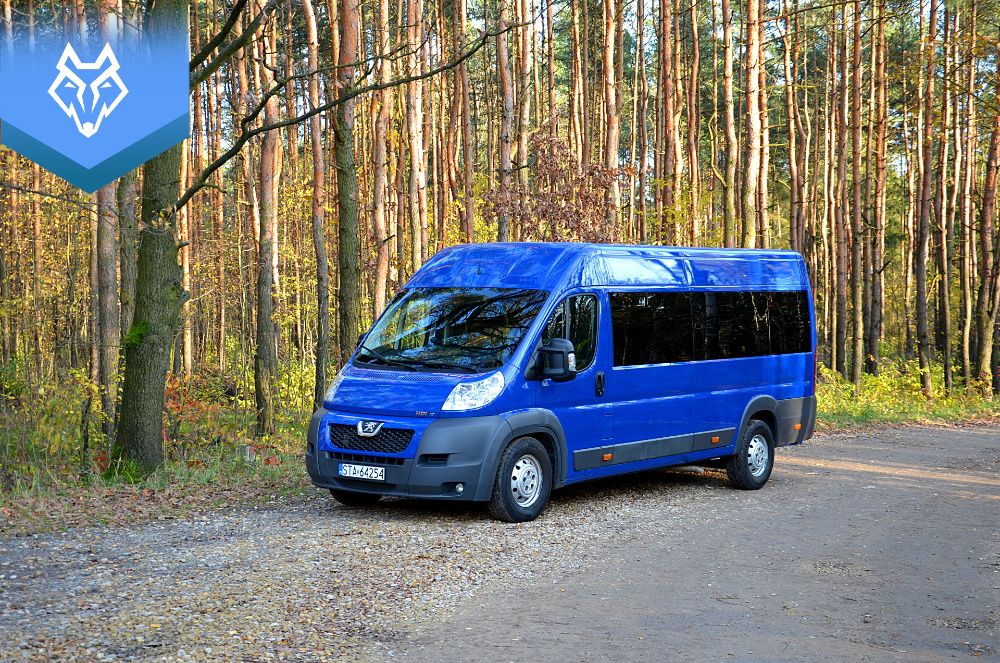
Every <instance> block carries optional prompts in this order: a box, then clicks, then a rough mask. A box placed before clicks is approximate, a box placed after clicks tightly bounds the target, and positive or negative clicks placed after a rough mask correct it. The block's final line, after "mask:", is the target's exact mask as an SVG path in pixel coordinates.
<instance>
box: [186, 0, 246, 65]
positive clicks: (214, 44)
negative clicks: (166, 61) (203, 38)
mask: <svg viewBox="0 0 1000 663" xmlns="http://www.w3.org/2000/svg"><path fill="white" fill-rule="evenodd" d="M246 6H247V0H236V2H235V3H233V8H232V9H231V10H230V11H229V16H228V17H227V18H226V22H225V24H224V25H223V26H222V28H221V29H220V30H219V33H218V34H217V35H215V36H214V37H212V38H211V39H210V40H209V41H208V43H207V44H205V45H204V46H203V47H202V49H201V50H200V51H198V52H197V53H196V54H195V55H194V56H192V57H191V65H190V68H191V72H192V73H193V72H194V70H195V69H197V68H198V67H199V66H200V65H201V64H202V63H203V62H205V60H207V59H208V56H210V55H211V54H212V51H214V50H215V49H217V48H218V47H219V46H222V42H224V41H226V38H227V37H228V36H229V33H231V32H232V31H233V28H235V27H236V23H237V22H238V21H239V20H240V14H242V13H243V10H244V9H246Z"/></svg>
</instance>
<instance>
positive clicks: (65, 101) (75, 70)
mask: <svg viewBox="0 0 1000 663" xmlns="http://www.w3.org/2000/svg"><path fill="white" fill-rule="evenodd" d="M56 69H57V70H58V71H59V75H57V76H56V79H55V80H54V81H53V82H52V86H51V87H49V96H50V97H52V98H53V99H54V100H55V102H56V103H57V104H59V107H60V108H62V109H63V112H64V113H66V115H68V116H69V117H71V118H73V121H74V122H76V128H77V130H78V131H79V132H80V133H81V134H83V135H84V136H86V137H87V138H90V137H91V136H93V135H94V134H96V133H97V132H98V130H100V128H101V123H102V122H103V121H104V118H106V117H107V116H108V115H111V113H112V111H114V110H115V108H117V107H118V104H120V103H121V101H122V99H124V98H125V95H127V94H128V88H126V87H125V83H124V82H123V81H122V79H121V77H120V76H119V75H118V69H119V65H118V58H116V57H115V53H114V51H113V50H111V44H105V45H104V50H102V51H101V54H100V55H99V56H97V60H96V61H94V62H81V61H80V56H78V55H77V54H76V51H75V50H74V49H73V46H72V44H66V48H65V50H63V53H62V56H61V57H60V58H59V62H58V63H57V64H56Z"/></svg>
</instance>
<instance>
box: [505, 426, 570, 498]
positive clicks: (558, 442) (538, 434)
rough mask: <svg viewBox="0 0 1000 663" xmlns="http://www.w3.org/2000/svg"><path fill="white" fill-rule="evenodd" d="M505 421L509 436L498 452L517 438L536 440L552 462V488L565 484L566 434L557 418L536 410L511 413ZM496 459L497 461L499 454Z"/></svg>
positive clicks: (567, 462) (566, 468) (566, 462)
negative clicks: (508, 427)
mask: <svg viewBox="0 0 1000 663" xmlns="http://www.w3.org/2000/svg"><path fill="white" fill-rule="evenodd" d="M505 419H506V420H507V425H508V426H510V434H509V436H508V438H507V439H506V440H504V442H503V444H502V445H501V448H500V450H499V451H500V452H501V453H502V451H503V449H506V448H507V446H508V445H510V443H511V442H513V441H514V440H516V439H517V438H519V437H533V438H535V439H537V440H538V441H539V442H541V443H542V446H544V447H545V450H546V451H548V452H549V460H551V461H552V484H553V487H554V488H558V487H560V486H562V485H563V484H564V483H565V482H566V472H567V470H568V465H569V461H568V457H569V453H568V451H567V447H566V433H565V432H563V427H562V424H561V423H559V419H558V417H556V415H555V414H554V413H553V412H552V411H551V410H545V409H541V408H538V409H531V410H521V411H518V412H512V413H511V414H510V415H508V416H506V417H505ZM497 459H498V460H499V454H498V455H497ZM493 472H494V473H495V472H496V464H494V467H493Z"/></svg>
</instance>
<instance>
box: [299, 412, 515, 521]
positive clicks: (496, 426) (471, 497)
mask: <svg viewBox="0 0 1000 663" xmlns="http://www.w3.org/2000/svg"><path fill="white" fill-rule="evenodd" d="M330 414H331V413H330V411H328V410H326V409H322V408H321V409H319V410H317V411H316V413H315V414H314V415H313V417H312V421H311V422H310V425H309V440H308V445H307V447H306V469H307V470H308V471H309V476H310V478H311V479H312V482H313V484H315V485H316V486H319V487H321V488H333V489H336V490H347V491H352V492H358V493H372V494H378V495H394V496H399V497H419V498H425V499H448V500H461V501H485V500H488V499H489V498H490V494H491V493H492V489H493V481H494V479H495V475H496V465H497V458H498V456H499V453H500V450H502V449H503V445H504V444H505V443H506V441H507V440H508V439H509V438H510V436H511V434H512V433H511V429H510V426H509V425H508V424H507V422H506V421H505V420H504V419H503V418H501V417H498V416H489V417H458V418H453V419H438V420H436V421H434V422H433V423H431V424H430V425H429V426H427V427H426V428H425V429H424V430H423V432H422V435H420V438H419V441H418V444H417V447H416V453H415V454H414V455H413V456H412V457H407V458H400V457H397V456H389V455H382V454H374V453H365V452H359V451H353V450H350V449H338V448H335V447H331V446H330V444H329V436H328V435H327V434H325V433H323V434H321V431H325V430H328V427H329V425H330V423H331V417H330V416H329V415H330ZM324 427H327V428H324ZM341 463H351V464H355V465H373V466H378V467H383V468H385V481H368V480H364V479H348V478H344V477H341V476H340V465H341ZM459 484H461V489H460V488H459Z"/></svg>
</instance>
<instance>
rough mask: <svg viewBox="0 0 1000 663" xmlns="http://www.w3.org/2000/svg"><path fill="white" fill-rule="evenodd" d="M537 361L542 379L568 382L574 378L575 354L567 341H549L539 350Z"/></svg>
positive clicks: (563, 339)
mask: <svg viewBox="0 0 1000 663" xmlns="http://www.w3.org/2000/svg"><path fill="white" fill-rule="evenodd" d="M538 361H539V363H540V368H541V374H542V378H543V379H548V380H552V381H553V382H568V381H570V380H572V379H573V378H575V377H576V352H575V351H574V350H573V342H572V341H570V340H568V339H565V338H553V339H549V343H548V345H543V346H542V347H541V348H539V350H538Z"/></svg>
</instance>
